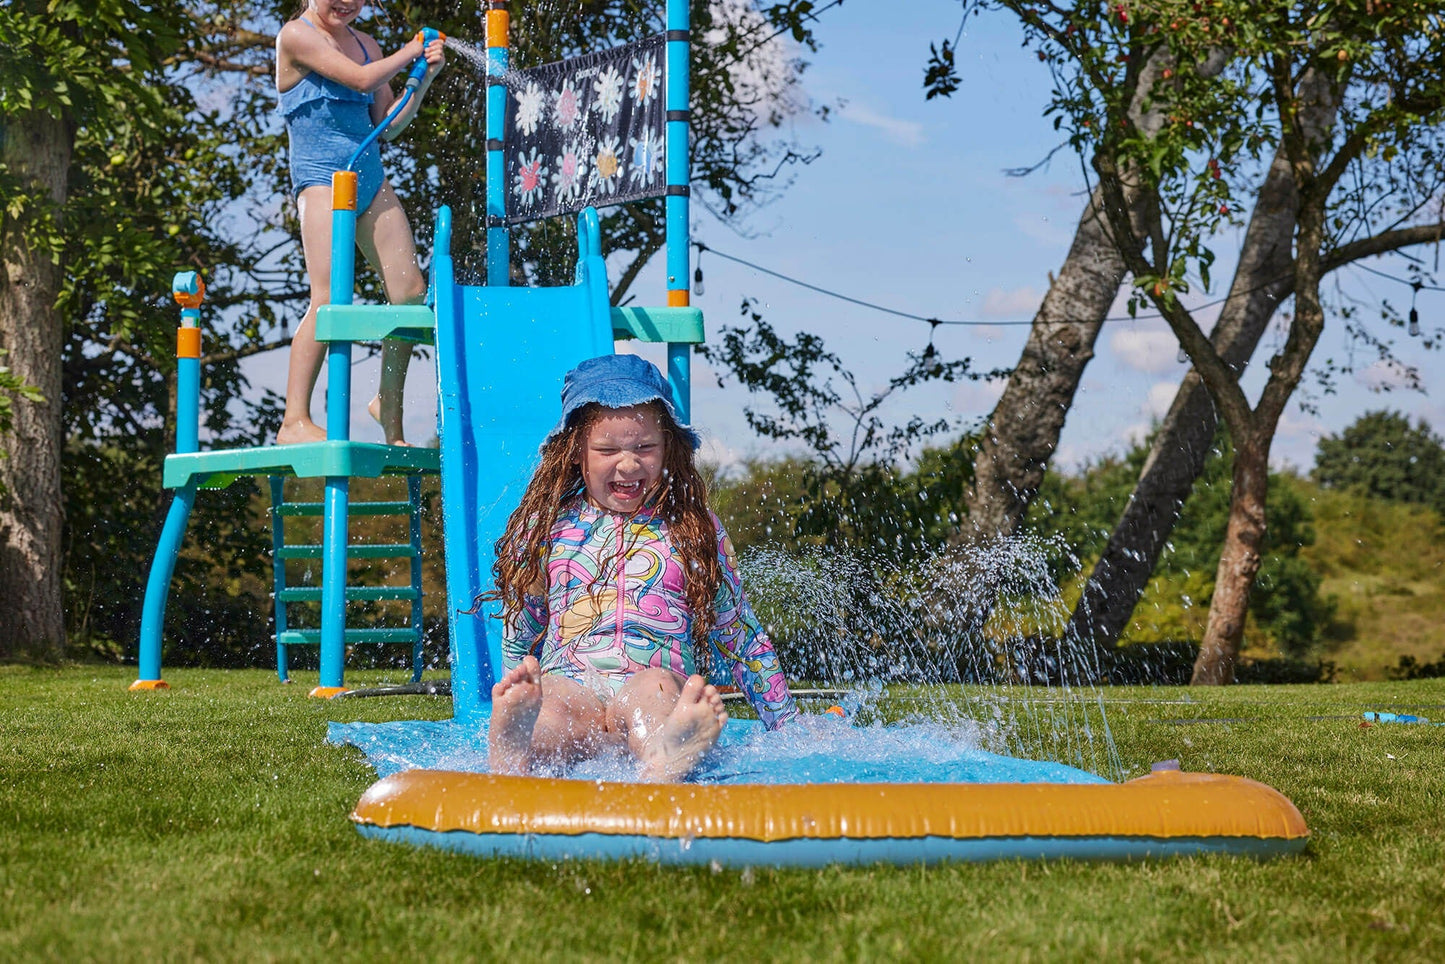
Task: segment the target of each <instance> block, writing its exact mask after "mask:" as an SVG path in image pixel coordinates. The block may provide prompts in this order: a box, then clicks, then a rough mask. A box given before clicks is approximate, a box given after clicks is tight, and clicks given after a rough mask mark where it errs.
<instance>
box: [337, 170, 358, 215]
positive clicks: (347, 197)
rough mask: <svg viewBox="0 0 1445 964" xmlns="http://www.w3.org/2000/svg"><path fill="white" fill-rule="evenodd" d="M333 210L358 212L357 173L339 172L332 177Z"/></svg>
mask: <svg viewBox="0 0 1445 964" xmlns="http://www.w3.org/2000/svg"><path fill="white" fill-rule="evenodd" d="M331 210H333V211H355V210H356V172H355V171H337V172H336V173H335V174H333V175H331Z"/></svg>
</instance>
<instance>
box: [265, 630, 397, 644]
mask: <svg viewBox="0 0 1445 964" xmlns="http://www.w3.org/2000/svg"><path fill="white" fill-rule="evenodd" d="M346 641H347V642H348V643H407V644H408V645H410V644H412V643H415V642H416V630H415V629H348V630H347V631H346ZM281 645H282V646H319V645H321V630H319V629H288V630H286V632H284V633H282V634H281Z"/></svg>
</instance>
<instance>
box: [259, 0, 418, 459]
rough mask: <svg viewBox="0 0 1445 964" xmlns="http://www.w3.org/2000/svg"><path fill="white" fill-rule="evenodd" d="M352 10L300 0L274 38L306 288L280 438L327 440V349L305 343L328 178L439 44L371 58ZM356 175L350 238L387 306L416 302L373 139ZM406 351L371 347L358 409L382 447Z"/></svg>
mask: <svg viewBox="0 0 1445 964" xmlns="http://www.w3.org/2000/svg"><path fill="white" fill-rule="evenodd" d="M361 7H362V2H361V0H309V3H307V4H306V6H304V7H303V8H302V9H301V10H300V12H299V13H297V15H296V18H295V19H294V20H290V21H288V22H287V23H286V24H285V25H283V26H282V27H281V31H280V32H279V33H278V34H277V35H276V90H277V92H278V93H279V94H280V99H281V113H282V115H283V116H284V117H285V118H286V133H287V135H288V137H289V139H290V160H291V186H292V190H293V192H294V193H295V196H296V209H297V213H298V215H299V217H300V219H301V247H302V250H303V252H304V254H305V256H306V275H307V277H308V279H309V281H310V285H311V305H310V307H308V308H307V309H306V314H305V316H304V317H303V318H302V319H301V324H300V325H298V326H297V328H296V336H295V337H294V338H293V339H292V341H291V362H290V367H289V369H288V371H287V375H286V411H285V414H283V415H282V417H281V429H280V431H278V432H277V433H276V441H277V442H279V443H281V444H283V445H284V444H287V443H290V442H320V441H324V440H325V438H326V430H325V429H324V428H322V427H321V426H319V425H317V424H316V423H315V422H314V421H312V420H311V393H312V392H313V391H314V390H315V388H316V376H317V375H318V374H320V372H321V360H322V358H323V357H324V355H325V352H326V349H325V348H324V346H322V345H321V344H320V343H319V342H317V341H316V332H315V324H316V309H317V308H319V307H320V306H321V305H324V304H326V303H327V302H329V301H330V300H331V298H330V278H331V175H332V174H333V173H334V172H336V171H339V170H342V169H343V168H345V167H346V162H347V161H348V160H350V159H351V156H352V154H353V153H355V151H356V149H357V148H358V147H360V146H361V143H362V141H364V140H365V139H366V137H367V135H369V134H370V133H371V132H372V130H373V129H374V128H375V127H376V125H377V124H379V123H381V122H382V121H383V120H385V119H386V115H387V113H388V112H389V111H390V110H391V108H392V105H393V104H394V103H395V102H396V96H395V94H393V93H392V90H391V86H390V85H389V84H388V81H390V80H391V78H392V77H393V76H395V75H396V74H397V73H398V72H400V71H402V70H405V69H406V68H407V67H409V66H411V64H412V63H413V62H414V61H415V60H416V59H417V58H418V57H425V58H426V61H427V64H428V69H427V72H426V76H425V77H424V78H423V79H422V82H421V86H420V87H419V88H418V89H417V91H416V94H415V95H413V96H412V98H411V100H410V101H408V102H407V104H406V106H405V108H403V109H402V112H401V113H400V114H398V115H397V117H396V119H395V120H393V121H392V122H391V124H390V125H389V126H388V127H387V129H386V130H385V131H383V132H382V134H381V137H382V139H384V140H388V141H389V140H391V139H392V138H394V137H396V136H397V135H398V134H400V133H401V132H402V130H403V129H404V128H405V127H406V125H407V124H409V123H411V119H412V117H413V116H415V114H416V109H417V107H418V106H420V104H421V98H422V95H423V94H425V93H426V89H427V87H429V86H430V85H431V82H432V78H433V77H434V76H436V73H437V71H438V70H440V69H441V66H442V62H443V56H442V43H441V41H440V40H434V41H432V42H431V43H430V44H428V45H426V46H425V47H423V46H422V44H421V41H419V40H413V41H411V42H410V43H408V44H407V45H406V46H405V47H402V48H401V49H400V50H398V51H397V52H396V53H394V54H392V55H391V56H389V57H386V56H382V53H381V48H380V47H379V46H377V43H376V41H375V40H372V39H371V37H369V36H367V35H366V34H364V33H362V32H360V31H359V30H353V29H352V28H351V22H352V21H353V20H355V19H356V17H357V15H358V14H359V13H360V12H361ZM356 173H357V189H356V210H357V219H356V244H357V246H358V247H360V248H361V252H362V254H364V255H365V256H366V260H367V261H369V262H370V263H371V266H372V268H373V269H375V270H376V272H377V273H378V274H379V275H380V276H381V281H382V284H383V286H384V287H385V288H386V297H387V300H388V301H390V302H391V303H392V304H394V305H401V304H419V303H421V301H422V300H423V298H425V297H426V279H424V278H423V277H422V273H421V270H420V269H419V268H418V267H417V261H416V241H415V239H413V237H412V233H411V225H410V224H409V223H408V222H407V219H406V212H405V211H404V210H402V207H401V202H400V201H398V200H397V197H396V193H395V192H394V191H393V190H392V189H391V183H390V182H389V181H387V179H386V174H385V173H384V172H383V171H382V169H381V153H380V151H379V150H378V148H377V146H376V144H375V143H373V144H371V145H370V146H368V147H367V149H366V150H365V151H363V152H362V154H361V156H360V157H359V158H358V159H357V163H356ZM410 357H411V354H410V348H409V347H408V346H407V345H406V344H404V343H403V342H399V341H395V340H388V341H386V342H384V343H383V344H382V349H381V387H380V390H379V391H378V393H377V396H376V397H375V398H373V399H372V400H371V404H370V405H369V406H368V410H369V411H370V412H371V416H372V418H374V419H376V420H377V421H378V422H380V423H381V428H382V432H383V434H384V435H385V436H386V442H387V444H388V445H401V444H404V442H403V439H402V411H401V391H402V383H403V382H404V381H405V379H406V365H407V362H408V361H409V360H410Z"/></svg>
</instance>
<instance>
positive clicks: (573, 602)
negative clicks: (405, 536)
mask: <svg viewBox="0 0 1445 964" xmlns="http://www.w3.org/2000/svg"><path fill="white" fill-rule="evenodd" d="M697 446H698V437H697V433H696V432H694V431H693V430H692V429H691V428H689V427H688V426H686V425H682V424H680V422H679V419H678V414H677V410H676V409H675V408H674V407H673V403H672V397H671V391H670V389H669V388H668V385H667V382H666V381H665V380H664V379H663V377H662V373H661V372H659V371H658V370H657V369H656V368H655V367H653V366H652V364H651V363H649V362H647V361H646V360H644V359H642V358H638V357H637V356H635V355H604V356H602V357H600V358H591V359H588V360H587V361H584V362H583V363H582V364H580V365H579V366H577V368H575V369H573V370H572V371H571V372H568V374H567V378H566V381H565V383H564V387H563V389H562V420H561V421H560V422H559V423H558V424H557V426H556V428H554V429H553V430H552V432H551V434H549V435H548V436H547V439H546V441H545V442H544V443H543V445H542V457H541V464H540V465H539V466H538V467H537V470H536V472H535V473H534V474H533V476H532V481H531V482H530V483H529V484H528V486H527V490H526V492H525V493H524V494H523V496H522V501H521V504H520V505H519V506H518V507H517V509H516V511H515V512H513V513H512V516H511V518H510V519H509V520H508V522H507V528H506V531H505V532H504V533H503V534H502V537H501V539H499V540H498V541H497V547H496V548H497V563H496V565H495V566H494V567H493V570H492V571H493V574H494V576H495V577H496V589H495V590H494V591H493V592H492V593H491V594H489V596H488V597H487V598H490V599H498V600H500V601H501V603H502V621H503V626H504V630H503V636H502V656H503V665H504V669H505V673H504V675H503V676H502V679H501V680H500V681H499V682H498V683H497V684H496V686H494V687H493V688H492V722H491V730H490V734H489V737H488V746H489V753H490V757H491V767H492V771H493V772H495V773H526V772H528V771H530V770H531V769H532V768H533V767H534V766H536V765H539V764H540V765H562V766H565V765H568V764H571V763H576V762H578V761H580V760H584V759H588V758H590V757H594V756H597V755H599V754H601V753H603V752H608V751H624V752H627V753H630V754H631V755H632V756H633V757H634V758H635V759H636V760H637V761H638V763H639V766H640V771H639V772H640V776H641V778H642V779H643V780H650V781H674V780H680V779H682V778H683V777H685V776H687V774H688V773H690V772H691V771H692V770H693V768H694V767H695V766H696V765H697V764H698V763H699V762H700V761H701V759H702V758H703V756H704V755H705V754H706V753H707V751H708V750H709V749H711V748H712V746H713V745H714V744H715V743H716V742H717V740H718V736H719V735H720V734H721V732H722V727H723V724H724V723H726V722H727V718H728V716H727V712H726V711H725V710H724V709H723V702H722V698H721V696H720V695H719V693H718V690H717V688H716V687H715V686H713V685H712V684H711V683H710V682H708V680H707V679H706V678H705V675H707V676H711V677H713V678H715V679H722V680H727V681H730V682H733V683H735V684H736V685H737V686H738V687H739V688H741V689H742V691H743V692H744V693H745V694H746V695H747V698H748V699H749V701H750V702H751V703H752V705H753V707H754V708H755V709H756V710H757V711H758V715H759V716H760V717H762V720H763V723H764V724H765V725H766V726H767V727H768V728H769V729H775V728H777V727H779V726H781V725H783V724H784V723H785V722H787V721H788V720H790V719H792V718H793V717H794V716H796V715H797V712H798V710H797V707H796V706H795V705H794V703H793V698H792V695H791V694H790V693H789V692H788V684H787V680H786V678H785V677H784V675H783V670H782V667H781V666H780V665H779V663H778V658H777V655H776V654H775V653H774V651H773V644H772V642H771V641H769V639H768V637H767V634H766V633H765V632H764V631H763V627H762V626H761V625H760V624H759V623H758V620H757V617H756V616H754V615H753V611H752V607H750V606H749V605H748V601H747V598H746V596H744V595H743V587H742V583H741V581H740V579H739V577H738V570H737V558H736V556H735V555H734V553H733V547H732V542H731V541H730V540H729V539H728V536H727V533H726V532H724V531H723V527H722V524H721V523H720V522H719V521H718V519H717V516H715V515H713V513H712V512H711V511H710V510H709V509H708V507H707V487H706V485H705V484H704V482H703V480H702V478H701V477H700V476H699V475H698V472H697V469H696V467H695V466H694V464H693V451H694V450H695V449H696V448H697ZM709 671H711V672H709Z"/></svg>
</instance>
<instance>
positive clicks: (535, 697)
mask: <svg viewBox="0 0 1445 964" xmlns="http://www.w3.org/2000/svg"><path fill="white" fill-rule="evenodd" d="M541 711H542V667H541V665H540V664H539V663H538V662H537V657H535V656H524V657H522V662H521V663H520V664H518V665H517V666H516V667H514V668H513V669H512V670H511V671H510V672H508V673H507V674H506V675H505V676H503V677H502V678H501V679H500V680H498V681H497V684H496V685H495V686H493V687H492V724H491V728H490V730H489V731H488V733H487V755H488V759H489V760H490V762H491V767H492V772H493V773H526V772H527V771H528V770H529V769H530V768H531V765H532V730H533V728H534V727H536V725H537V714H538V713H540V712H541Z"/></svg>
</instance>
